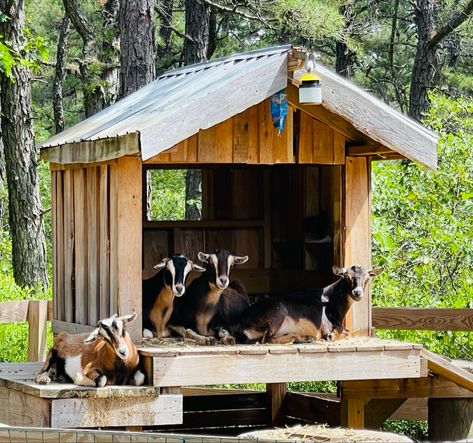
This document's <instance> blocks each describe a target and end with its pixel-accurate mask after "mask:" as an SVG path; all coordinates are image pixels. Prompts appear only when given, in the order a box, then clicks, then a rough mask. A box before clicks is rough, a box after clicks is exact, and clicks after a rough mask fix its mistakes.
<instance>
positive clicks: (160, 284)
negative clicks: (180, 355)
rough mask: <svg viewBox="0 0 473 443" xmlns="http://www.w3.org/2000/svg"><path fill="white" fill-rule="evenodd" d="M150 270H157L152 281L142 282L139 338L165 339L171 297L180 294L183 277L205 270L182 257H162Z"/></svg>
mask: <svg viewBox="0 0 473 443" xmlns="http://www.w3.org/2000/svg"><path fill="white" fill-rule="evenodd" d="M154 269H161V270H160V271H159V272H158V273H157V274H156V275H155V276H153V277H152V278H150V279H147V280H143V295H142V300H143V302H142V307H143V337H146V338H152V337H153V336H156V337H169V336H170V335H171V331H170V330H169V327H168V322H169V319H170V318H171V314H172V311H173V304H174V297H181V296H182V295H184V293H185V291H186V286H185V284H186V278H187V276H188V275H189V273H190V272H191V271H192V270H194V271H198V272H204V271H205V269H204V268H202V267H201V266H198V265H196V264H194V263H192V262H191V261H190V260H188V259H187V258H186V257H185V256H184V255H182V254H173V255H172V256H171V258H164V259H163V260H162V261H161V262H160V263H158V264H157V265H156V266H154Z"/></svg>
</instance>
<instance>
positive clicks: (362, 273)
mask: <svg viewBox="0 0 473 443" xmlns="http://www.w3.org/2000/svg"><path fill="white" fill-rule="evenodd" d="M332 271H333V273H334V274H335V275H338V276H340V277H342V278H343V279H345V281H346V282H347V283H348V284H349V286H350V288H351V292H350V296H351V298H352V299H353V300H355V301H358V300H360V299H361V298H362V297H363V295H364V293H365V288H366V285H367V284H368V282H369V281H370V277H372V276H374V275H378V274H380V273H381V272H383V268H376V269H365V268H363V267H362V266H357V265H353V266H352V267H351V268H340V267H338V266H333V268H332Z"/></svg>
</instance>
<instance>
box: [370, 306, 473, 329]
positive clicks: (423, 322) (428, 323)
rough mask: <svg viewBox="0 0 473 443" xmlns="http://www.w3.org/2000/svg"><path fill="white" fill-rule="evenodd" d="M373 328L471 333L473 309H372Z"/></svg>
mask: <svg viewBox="0 0 473 443" xmlns="http://www.w3.org/2000/svg"><path fill="white" fill-rule="evenodd" d="M373 326H374V327H375V328H378V329H417V330H430V331H472V330H473V309H443V308H380V307H373Z"/></svg>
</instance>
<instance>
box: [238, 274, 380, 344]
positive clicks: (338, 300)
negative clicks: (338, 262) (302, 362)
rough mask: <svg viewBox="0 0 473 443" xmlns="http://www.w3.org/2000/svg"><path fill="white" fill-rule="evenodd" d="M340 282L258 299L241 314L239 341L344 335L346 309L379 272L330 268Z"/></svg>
mask: <svg viewBox="0 0 473 443" xmlns="http://www.w3.org/2000/svg"><path fill="white" fill-rule="evenodd" d="M332 270H333V272H334V274H335V275H338V276H339V277H340V278H339V279H338V280H337V281H336V282H335V283H333V284H331V285H329V286H326V287H325V288H321V289H309V290H305V291H301V292H298V293H294V294H288V295H285V296H281V297H270V298H266V299H261V300H259V301H258V302H256V303H255V304H253V305H252V306H250V307H249V308H248V310H247V311H246V312H245V313H243V315H242V317H241V321H240V327H239V340H241V341H243V342H255V341H258V340H260V341H261V342H263V343H264V342H267V343H291V342H294V341H296V342H297V341H306V340H307V339H316V340H318V339H321V338H326V339H328V340H333V339H335V338H336V336H337V335H343V334H344V333H346V332H348V331H346V330H345V329H344V326H343V321H344V318H345V315H346V313H347V312H348V309H350V307H351V305H352V304H353V302H355V301H359V300H361V299H362V298H363V295H364V291H365V288H366V285H367V283H368V281H369V280H370V277H371V276H374V275H378V274H379V273H381V272H382V269H380V268H378V269H370V270H368V269H365V268H363V267H361V266H352V267H351V268H340V267H337V266H334V267H333V268H332Z"/></svg>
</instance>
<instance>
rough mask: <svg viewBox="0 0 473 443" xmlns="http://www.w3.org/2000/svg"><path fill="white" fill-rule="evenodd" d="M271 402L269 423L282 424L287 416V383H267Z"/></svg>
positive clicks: (267, 391)
mask: <svg viewBox="0 0 473 443" xmlns="http://www.w3.org/2000/svg"><path fill="white" fill-rule="evenodd" d="M266 393H267V394H268V397H269V398H268V400H269V402H268V404H269V425H272V426H281V425H282V424H283V423H284V421H285V418H286V403H285V399H286V394H287V384H286V383H268V384H267V385H266Z"/></svg>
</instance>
